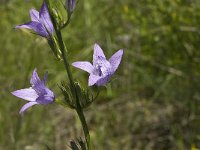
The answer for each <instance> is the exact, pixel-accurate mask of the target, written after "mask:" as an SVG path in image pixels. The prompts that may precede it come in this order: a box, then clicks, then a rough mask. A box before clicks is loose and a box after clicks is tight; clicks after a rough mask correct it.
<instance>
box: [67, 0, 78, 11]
mask: <svg viewBox="0 0 200 150" xmlns="http://www.w3.org/2000/svg"><path fill="white" fill-rule="evenodd" d="M75 4H76V0H66V8H67V11H68V13H69V14H71V13H72V12H73V11H74V8H75Z"/></svg>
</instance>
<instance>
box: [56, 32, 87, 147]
mask: <svg viewBox="0 0 200 150" xmlns="http://www.w3.org/2000/svg"><path fill="white" fill-rule="evenodd" d="M57 37H58V42H59V45H60V46H61V47H60V49H61V53H62V58H63V61H64V65H65V69H66V71H67V75H68V78H69V81H70V84H71V86H72V88H73V90H74V93H75V96H76V106H77V108H76V112H77V114H78V117H79V119H80V121H81V125H82V128H83V131H84V135H85V140H86V144H87V149H88V150H91V146H90V134H89V130H88V126H87V123H86V120H85V116H84V114H83V110H82V108H81V106H80V102H79V97H78V94H77V91H76V88H75V86H74V82H73V77H72V74H71V70H70V66H69V63H68V61H67V59H66V56H65V55H66V54H65V53H66V51H67V50H66V47H65V45H64V42H63V40H62V34H61V32H60V31H57Z"/></svg>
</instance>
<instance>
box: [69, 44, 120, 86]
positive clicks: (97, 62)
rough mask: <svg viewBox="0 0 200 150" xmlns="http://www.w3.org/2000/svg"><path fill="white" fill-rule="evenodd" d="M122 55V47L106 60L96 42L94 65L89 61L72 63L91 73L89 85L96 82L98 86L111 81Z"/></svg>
mask: <svg viewBox="0 0 200 150" xmlns="http://www.w3.org/2000/svg"><path fill="white" fill-rule="evenodd" d="M122 55H123V50H122V49H120V50H118V51H117V52H116V53H115V54H113V55H112V56H111V58H110V59H109V60H106V57H105V55H104V53H103V51H102V49H101V48H100V46H99V45H98V44H95V45H94V54H93V65H92V64H91V63H90V62H87V61H77V62H74V63H72V66H74V67H76V68H79V69H82V70H84V71H86V72H88V73H89V74H90V76H89V80H88V85H89V86H92V85H94V84H96V85H97V86H103V85H105V84H106V83H107V82H108V81H109V79H110V77H111V76H112V75H113V74H114V72H115V71H116V70H117V68H118V66H119V64H120V62H121V58H122Z"/></svg>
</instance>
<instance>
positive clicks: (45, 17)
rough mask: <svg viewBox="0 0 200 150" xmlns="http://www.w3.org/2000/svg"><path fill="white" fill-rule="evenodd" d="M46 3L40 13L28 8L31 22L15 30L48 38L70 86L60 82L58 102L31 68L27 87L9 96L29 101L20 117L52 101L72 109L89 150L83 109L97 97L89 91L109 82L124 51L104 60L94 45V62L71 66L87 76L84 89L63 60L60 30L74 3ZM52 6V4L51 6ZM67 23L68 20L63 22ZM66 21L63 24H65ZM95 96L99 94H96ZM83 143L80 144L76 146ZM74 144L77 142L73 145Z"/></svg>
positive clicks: (65, 59)
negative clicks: (86, 84)
mask: <svg viewBox="0 0 200 150" xmlns="http://www.w3.org/2000/svg"><path fill="white" fill-rule="evenodd" d="M54 2H55V3H53V1H51V0H45V1H44V2H43V4H42V6H41V8H40V11H37V10H35V9H31V10H30V11H29V15H30V18H31V21H29V22H27V23H24V24H21V25H18V26H16V27H15V28H16V29H28V30H30V31H31V32H33V33H35V34H37V35H39V36H41V37H43V38H45V39H47V41H48V44H49V46H50V48H51V49H52V51H53V52H54V54H55V56H56V58H59V60H61V61H62V62H63V64H64V67H65V70H66V73H67V76H68V80H69V83H66V82H61V85H59V87H60V89H61V92H62V94H63V97H64V100H57V99H56V98H55V94H54V93H53V92H52V91H51V90H50V89H49V88H47V87H46V79H47V73H45V74H44V77H43V79H42V80H41V79H40V78H39V76H38V74H37V71H36V69H34V71H33V73H32V76H31V79H30V84H31V86H30V87H29V88H25V89H20V90H16V91H13V92H12V94H13V95H14V96H16V97H18V98H21V99H24V100H26V101H28V102H27V103H26V104H25V105H24V106H23V107H22V108H21V109H20V112H19V113H20V114H22V113H23V112H24V111H25V110H27V109H28V108H29V107H31V106H33V105H38V104H39V105H47V104H51V103H53V102H55V103H57V104H61V105H63V106H65V107H70V108H72V109H75V110H76V112H77V114H78V116H79V119H80V121H81V124H82V127H83V131H84V135H85V140H86V144H85V143H84V144H82V146H83V147H84V148H83V149H86V147H87V150H91V144H90V135H89V130H88V127H87V123H86V120H85V117H84V113H83V109H84V108H86V107H88V106H89V105H90V104H91V103H92V102H93V101H94V100H95V98H96V96H95V97H94V96H93V94H92V92H90V90H89V88H91V86H93V85H96V86H104V85H106V83H107V82H109V80H110V78H111V76H112V75H113V74H114V73H115V71H116V70H117V68H118V67H119V64H120V62H121V59H122V55H123V50H122V49H120V50H118V51H117V52H116V53H114V54H113V55H112V56H111V57H110V59H106V57H105V55H104V52H103V50H102V49H101V47H100V46H99V45H98V44H94V53H93V63H92V64H91V63H90V62H87V61H77V62H74V63H72V66H74V67H76V68H79V69H82V70H84V71H86V72H88V73H89V79H88V88H83V87H82V86H81V85H80V84H79V83H78V82H76V81H75V80H74V79H73V75H72V73H71V69H70V65H69V63H68V59H67V58H66V54H65V53H66V52H67V49H66V46H65V43H64V42H63V39H62V34H61V30H62V29H63V28H64V27H66V26H67V25H68V24H69V22H70V19H71V15H72V13H73V11H74V9H75V4H76V0H66V3H65V6H64V5H63V3H62V2H61V1H54ZM54 4H55V5H54ZM60 5H62V8H63V9H64V10H65V12H66V14H68V19H63V16H62V15H61V12H62V11H60V10H59V8H60ZM66 20H67V21H66ZM65 21H66V22H65ZM96 95H97V96H98V93H97V94H96ZM80 143H82V141H81V142H79V144H80ZM74 144H75V145H76V142H75V143H74Z"/></svg>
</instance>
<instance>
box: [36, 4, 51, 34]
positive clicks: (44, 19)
mask: <svg viewBox="0 0 200 150" xmlns="http://www.w3.org/2000/svg"><path fill="white" fill-rule="evenodd" d="M39 16H40V21H41V23H42V24H43V25H44V26H45V28H46V30H48V32H50V33H51V34H52V33H53V24H52V22H51V19H50V16H49V12H48V9H47V6H46V3H45V2H43V4H42V7H41V9H40V12H39ZM48 36H49V35H48ZM48 36H47V37H48Z"/></svg>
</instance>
